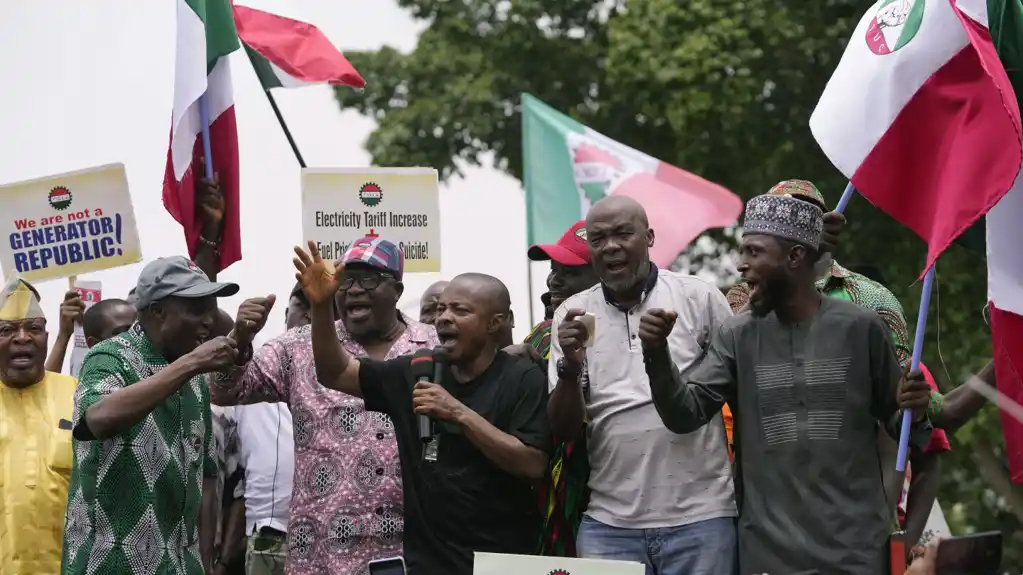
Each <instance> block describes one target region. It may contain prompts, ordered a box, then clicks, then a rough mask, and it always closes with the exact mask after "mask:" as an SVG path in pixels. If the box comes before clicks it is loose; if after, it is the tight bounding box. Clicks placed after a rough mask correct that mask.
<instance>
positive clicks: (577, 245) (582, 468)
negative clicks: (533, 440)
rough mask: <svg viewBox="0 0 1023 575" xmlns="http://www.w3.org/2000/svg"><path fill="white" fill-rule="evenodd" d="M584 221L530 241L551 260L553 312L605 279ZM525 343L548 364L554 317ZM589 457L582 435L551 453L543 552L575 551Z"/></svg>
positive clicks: (543, 499) (543, 498) (533, 251)
mask: <svg viewBox="0 0 1023 575" xmlns="http://www.w3.org/2000/svg"><path fill="white" fill-rule="evenodd" d="M585 225H586V222H585V221H578V222H576V223H575V224H573V225H572V227H570V228H568V231H566V232H565V233H564V234H563V235H562V236H561V239H559V240H558V241H557V243H554V244H545V245H539V244H538V245H534V246H530V247H529V251H528V252H526V255H527V256H528V257H529V259H530V260H532V261H535V262H542V261H548V260H550V262H551V271H550V273H549V274H548V275H547V289H548V290H549V297H550V308H551V311H552V312H553V310H556V309H558V306H560V305H561V302H563V301H565V300H566V299H568V298H569V297H571V296H573V295H575V294H577V293H579V292H581V291H585V290H588V289H590V288H591V287H593V286H594V285H596V284H597V282H599V281H600V278H599V277H597V273H596V272H595V271H593V267H592V266H591V265H590V247H589V244H588V243H587V241H586V227H585ZM545 295H547V294H545ZM545 303H546V302H545ZM525 343H526V345H530V346H532V347H533V348H535V349H536V351H537V352H538V353H539V354H540V356H541V357H542V358H543V360H544V363H545V364H546V361H547V359H548V358H550V355H551V320H550V319H545V320H544V321H542V322H540V323H538V324H536V325H535V326H533V330H532V331H530V332H529V335H527V336H526V340H525ZM545 367H546V366H545ZM586 457H587V456H586V445H585V442H584V441H583V440H582V438H580V439H579V440H577V441H573V442H570V443H561V444H559V445H558V446H557V448H556V450H555V452H554V455H553V456H552V457H551V460H550V465H551V471H552V472H553V470H558V471H559V472H558V473H557V474H555V473H552V472H549V473H548V474H547V477H546V478H545V480H544V483H543V488H542V489H540V490H539V493H538V494H539V496H540V501H539V503H540V512H541V514H542V517H543V537H542V539H541V548H540V549H539V552H540V553H541V554H543V555H553V556H558V557H575V556H576V551H575V535H576V533H577V532H578V530H579V523H580V521H582V512H583V511H584V510H585V509H586V500H587V499H588V498H589V493H588V491H587V489H586V481H587V480H588V479H589V474H590V468H589V462H588V461H587V459H586Z"/></svg>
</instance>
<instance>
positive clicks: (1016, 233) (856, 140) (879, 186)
mask: <svg viewBox="0 0 1023 575" xmlns="http://www.w3.org/2000/svg"><path fill="white" fill-rule="evenodd" d="M1004 4H1005V3H1004V2H1002V1H1001V0H991V2H988V1H987V0H926V2H925V0H881V1H879V2H877V3H876V4H874V6H873V7H872V8H871V9H870V10H869V11H868V12H867V15H866V16H865V17H864V18H863V20H861V21H860V24H859V26H858V27H857V29H856V32H855V33H854V36H853V39H852V42H851V43H850V45H849V47H848V48H847V49H846V52H845V54H844V56H843V57H842V61H841V62H840V63H839V65H838V68H837V69H836V71H835V73H834V75H833V76H832V77H831V80H830V82H829V83H828V86H827V88H826V89H825V91H824V95H822V96H821V100H820V103H819V104H818V105H817V108H816V109H815V110H814V113H813V116H812V117H811V118H810V128H811V130H812V131H813V134H814V137H815V138H816V139H817V142H818V143H819V144H820V146H821V148H822V149H823V150H824V152H825V153H826V154H827V155H828V157H829V158H830V159H831V161H832V162H833V163H834V164H835V166H836V167H838V169H839V170H841V171H842V172H843V173H844V174H845V175H846V176H848V177H849V178H850V180H851V181H852V182H853V184H854V185H855V186H856V189H857V190H858V191H859V192H860V193H861V194H862V195H863V196H865V197H866V198H867V199H869V200H870V201H871V202H872V203H873V204H874V205H875V206H877V207H878V208H880V209H882V210H884V211H885V212H887V213H888V214H890V215H891V216H892V217H894V218H895V219H896V220H898V221H899V222H901V223H902V224H904V225H906V226H907V227H909V228H911V229H912V230H914V231H915V232H916V233H917V234H919V235H920V236H921V237H922V238H923V239H924V240H925V241H926V242H927V247H928V254H927V266H926V268H925V269H927V268H929V267H930V266H931V265H933V263H934V261H935V260H936V259H937V258H938V256H939V255H940V254H941V252H942V251H944V250H945V248H947V247H948V245H949V244H950V243H951V242H952V241H953V240H954V239H955V238H956V237H957V236H959V235H960V234H961V233H962V232H963V231H965V230H966V229H967V228H968V227H969V226H970V225H971V224H973V223H974V222H975V221H976V220H977V219H978V218H980V217H982V216H984V215H985V214H987V222H986V224H987V252H988V257H987V261H988V299H989V305H990V307H989V311H990V322H991V338H992V343H993V349H994V355H995V372H996V379H997V382H998V389H999V391H1001V392H1002V393H1003V394H1004V395H1005V396H1007V397H1009V398H1011V399H1013V400H1015V401H1016V402H1023V378H1021V374H1020V371H1019V370H1018V369H1017V364H1018V365H1020V366H1023V360H1021V359H1020V358H1023V263H1021V262H1023V260H1021V259H1020V258H1019V253H1020V246H1023V226H1021V225H1020V224H1019V220H1020V216H1021V215H1023V189H1021V188H1023V178H1018V175H1019V173H1020V168H1021V160H1023V144H1021V126H1020V111H1019V104H1018V97H1017V94H1016V93H1015V91H1014V90H1013V88H1012V84H1011V83H1010V81H1009V78H1008V76H1007V75H1006V70H1007V69H1009V70H1013V71H1014V73H1017V72H1015V71H1017V70H1019V63H1014V62H1005V61H1004V57H1003V58H1001V59H1000V58H999V54H1000V53H1001V54H1003V56H1004V54H1019V53H1020V50H1019V46H1015V45H1012V46H1005V48H1008V50H999V49H996V46H995V44H994V43H993V41H992V37H991V33H990V32H989V19H988V13H989V7H992V6H993V7H994V8H993V9H992V10H994V11H992V14H996V15H998V17H999V18H1001V19H1002V20H1001V21H1000V22H999V25H1000V26H1001V32H1000V41H1002V42H1004V41H1005V38H1011V39H1016V40H1018V39H1019V38H1023V36H1021V35H1020V34H1019V32H1020V31H1019V30H1014V31H1012V32H1014V33H1010V32H1009V31H1007V30H1006V27H1005V22H1006V21H1007V19H1008V18H1009V12H1006V9H1007V6H1005V5H1004ZM1014 9H1015V12H1013V14H1019V13H1020V12H1021V10H1020V7H1019V6H1018V5H1017V6H1015V8H1014ZM1002 428H1003V433H1004V435H1005V443H1006V452H1007V455H1008V461H1009V469H1010V472H1011V475H1012V478H1013V480H1014V481H1015V482H1017V483H1023V423H1021V422H1020V421H1019V420H1017V419H1016V418H1014V417H1012V416H1011V415H1010V414H1009V413H1008V412H1006V411H1004V410H1003V411H1002Z"/></svg>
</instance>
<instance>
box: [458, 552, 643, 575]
mask: <svg viewBox="0 0 1023 575" xmlns="http://www.w3.org/2000/svg"><path fill="white" fill-rule="evenodd" d="M644 571H645V567H643V564H642V563H634V562H632V561H608V560H605V559H569V558H566V557H539V556H535V555H505V554H503V553H480V552H476V555H475V558H474V560H473V565H472V573H473V575H643V573H644Z"/></svg>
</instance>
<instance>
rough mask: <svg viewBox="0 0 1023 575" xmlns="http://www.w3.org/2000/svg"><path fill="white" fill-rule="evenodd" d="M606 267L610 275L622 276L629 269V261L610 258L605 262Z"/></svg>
mask: <svg viewBox="0 0 1023 575" xmlns="http://www.w3.org/2000/svg"><path fill="white" fill-rule="evenodd" d="M604 269H606V270H607V273H608V275H611V276H620V275H622V274H624V273H626V272H628V270H629V262H628V261H626V260H608V261H606V262H604Z"/></svg>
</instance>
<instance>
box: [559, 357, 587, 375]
mask: <svg viewBox="0 0 1023 575" xmlns="http://www.w3.org/2000/svg"><path fill="white" fill-rule="evenodd" d="M555 367H557V370H558V379H566V380H571V379H579V375H580V374H581V373H582V369H580V367H579V366H578V365H574V364H571V363H569V362H567V361H565V358H563V357H559V358H558V363H557V364H556V366H555Z"/></svg>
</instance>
